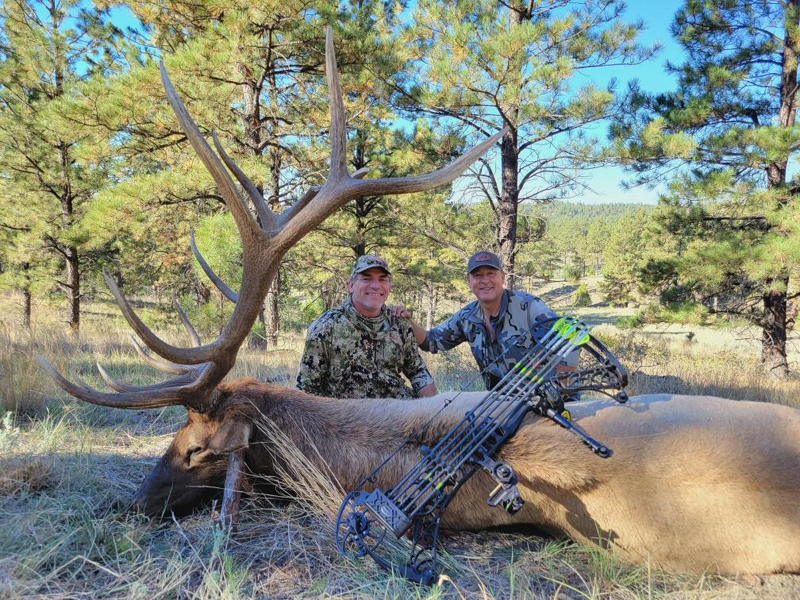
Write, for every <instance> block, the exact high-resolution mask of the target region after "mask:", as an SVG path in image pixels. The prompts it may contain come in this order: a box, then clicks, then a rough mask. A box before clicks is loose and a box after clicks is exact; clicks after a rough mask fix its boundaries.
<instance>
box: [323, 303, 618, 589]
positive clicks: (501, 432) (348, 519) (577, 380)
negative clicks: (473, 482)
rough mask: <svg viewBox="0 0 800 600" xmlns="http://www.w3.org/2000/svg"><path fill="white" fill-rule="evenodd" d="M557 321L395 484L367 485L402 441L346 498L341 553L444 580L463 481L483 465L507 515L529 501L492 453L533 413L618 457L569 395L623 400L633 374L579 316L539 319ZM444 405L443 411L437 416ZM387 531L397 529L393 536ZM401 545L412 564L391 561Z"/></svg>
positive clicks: (339, 523)
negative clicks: (572, 364) (568, 367)
mask: <svg viewBox="0 0 800 600" xmlns="http://www.w3.org/2000/svg"><path fill="white" fill-rule="evenodd" d="M552 321H555V322H552ZM551 322H552V325H551V326H550V329H549V330H548V331H547V332H546V333H545V334H544V335H543V336H542V338H541V340H540V341H539V342H538V343H537V344H536V345H535V346H534V347H533V348H531V349H530V351H528V352H527V353H526V354H525V355H524V357H523V358H522V359H520V361H519V362H517V363H516V364H515V365H514V367H513V368H512V369H511V370H510V371H509V372H508V373H507V374H506V375H505V376H504V377H503V378H502V379H501V380H500V382H499V383H498V384H497V385H496V386H495V387H494V389H493V390H492V391H490V392H489V393H488V394H487V395H486V396H485V397H484V398H483V399H482V400H481V401H480V402H479V403H478V404H477V405H476V406H475V407H474V408H473V409H471V410H469V411H467V413H466V414H465V415H464V418H463V419H462V420H461V421H459V422H458V423H457V424H456V425H455V426H454V427H453V428H452V429H450V431H448V432H447V433H446V434H445V435H444V436H443V437H442V438H441V439H440V440H439V441H438V442H437V443H436V444H435V445H434V446H433V447H432V448H427V447H425V446H423V447H421V449H420V450H421V453H422V458H421V459H420V461H419V462H418V463H417V464H416V465H414V466H413V467H412V468H411V469H410V470H409V471H408V472H407V473H406V474H405V475H404V476H403V477H402V478H401V479H400V481H398V482H397V483H396V484H395V485H394V487H392V488H391V489H389V490H380V489H377V488H376V489H374V490H373V491H365V490H364V489H363V488H364V487H367V484H369V483H375V481H376V480H377V478H376V474H377V473H378V471H379V470H380V469H381V468H383V466H384V465H386V463H387V462H388V461H389V460H390V459H391V458H392V457H393V456H394V455H395V454H396V453H397V452H398V451H399V448H398V450H397V451H395V452H394V453H392V454H391V455H390V456H389V457H387V458H386V459H385V460H384V461H383V462H382V463H381V464H380V465H379V466H378V467H376V468H375V469H374V470H373V471H372V472H371V473H370V474H369V475H368V476H367V477H366V478H365V479H364V480H363V481H362V482H361V483H360V484H359V485H358V488H357V489H356V490H354V491H351V492H349V493H348V494H347V495H346V496H345V498H344V501H343V502H342V505H341V507H340V508H339V513H338V515H337V517H336V546H337V548H338V549H339V552H341V553H342V554H344V555H345V556H352V557H361V556H364V555H369V556H371V557H372V558H373V559H374V560H375V562H377V563H378V564H379V565H380V566H381V567H383V568H385V569H387V570H390V571H391V570H394V571H396V572H398V573H399V574H401V575H403V576H404V577H407V578H408V579H411V580H412V581H416V582H419V583H424V584H427V585H430V584H433V583H434V582H435V581H436V579H437V570H436V559H437V557H436V547H437V539H438V535H439V524H440V522H441V519H442V516H443V514H444V511H445V510H446V508H447V506H448V504H449V503H450V501H451V500H452V499H453V498H454V497H455V495H456V493H457V492H458V490H459V489H460V488H461V486H462V485H463V484H464V483H465V482H466V481H467V480H468V479H469V478H470V477H471V476H472V475H473V474H474V473H475V472H476V471H477V470H478V469H479V468H483V469H485V470H486V471H488V472H489V474H490V475H491V477H492V478H493V479H494V480H495V481H496V482H497V486H496V487H495V488H494V490H492V491H491V492H490V493H489V498H488V500H487V502H488V504H489V505H490V506H499V507H500V508H502V509H503V510H505V511H507V512H508V513H510V514H515V513H516V512H517V511H519V510H520V509H521V508H522V505H523V499H522V497H521V496H520V494H519V490H518V489H517V486H516V484H517V477H516V474H515V473H514V471H513V469H512V468H511V467H510V466H509V465H508V464H506V463H504V462H501V461H498V460H495V458H494V455H495V454H496V452H497V450H498V449H499V448H500V447H501V446H502V445H503V444H504V443H505V442H506V441H507V440H508V439H509V438H510V437H511V436H513V435H514V434H515V433H516V431H517V429H518V428H519V426H520V423H521V422H522V419H523V418H524V417H525V415H526V414H527V413H528V412H530V411H534V412H536V413H538V414H539V415H541V416H543V417H547V418H549V419H551V420H553V421H555V422H556V423H558V424H559V425H560V426H562V427H564V428H565V429H567V430H569V431H571V432H572V433H574V434H575V435H577V436H578V437H579V438H580V439H581V440H582V441H583V442H584V443H585V444H587V445H588V446H589V448H591V450H592V451H593V452H594V453H595V454H597V455H598V456H600V457H602V458H608V457H609V456H611V450H610V449H608V448H607V447H606V446H604V445H603V444H601V443H600V442H598V441H597V440H595V439H593V438H591V437H590V436H589V435H588V434H587V433H586V432H585V431H584V430H583V429H581V428H580V427H578V426H577V425H575V424H574V423H572V422H571V421H570V418H569V413H568V411H566V410H565V408H564V402H565V401H568V400H570V399H572V398H573V397H574V396H575V394H577V393H578V392H583V391H594V392H600V393H603V394H606V395H608V396H611V397H612V398H614V399H615V400H616V401H617V402H625V401H627V399H628V397H627V395H626V394H625V392H624V391H623V388H624V387H625V386H626V385H627V383H628V375H627V372H626V371H625V369H624V368H623V367H622V366H621V365H620V364H619V362H618V361H617V359H616V358H615V357H614V356H613V355H612V354H611V353H610V352H609V351H608V350H607V349H606V347H605V346H603V344H601V343H600V342H599V341H598V340H597V339H595V338H594V337H593V336H592V335H590V334H589V330H588V328H587V327H586V326H585V325H584V324H583V323H582V322H580V321H578V320H577V319H574V318H571V317H562V318H560V319H558V320H555V319H551V320H549V321H545V322H543V323H542V324H541V325H540V326H542V325H543V326H546V325H547V324H548V323H551ZM528 333H532V332H528ZM575 353H580V356H579V360H578V367H577V368H576V369H575V370H574V371H569V372H558V371H557V366H558V365H559V364H560V363H561V362H562V361H563V360H564V359H566V358H568V357H570V358H574V356H575ZM450 402H452V400H451V401H450ZM447 404H449V403H447ZM447 404H445V406H446V405H447ZM443 409H444V407H443V408H442V410H443ZM440 413H441V410H440V411H439V412H437V413H436V415H434V417H432V418H431V420H432V419H433V418H435V417H436V416H437V415H438V414H440ZM428 422H430V421H428ZM408 443H410V440H409V441H406V444H408ZM387 532H391V533H392V534H393V535H392V536H387ZM398 550H399V551H400V552H403V551H405V552H406V553H407V558H406V560H405V564H395V563H394V562H393V561H392V559H391V556H392V554H396V553H397V551H398Z"/></svg>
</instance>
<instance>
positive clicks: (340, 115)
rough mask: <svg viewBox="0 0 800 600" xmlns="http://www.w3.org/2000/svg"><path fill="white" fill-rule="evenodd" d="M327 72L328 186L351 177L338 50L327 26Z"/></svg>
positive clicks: (330, 29)
mask: <svg viewBox="0 0 800 600" xmlns="http://www.w3.org/2000/svg"><path fill="white" fill-rule="evenodd" d="M325 74H326V75H327V79H328V103H329V104H330V110H331V127H330V136H331V167H330V170H329V171H328V179H327V181H326V182H325V185H326V186H327V185H328V184H329V183H331V182H338V181H340V180H342V179H349V176H348V174H347V121H346V120H345V115H344V100H343V98H342V85H341V83H340V82H339V69H338V68H337V67H336V50H335V48H334V47H333V29H332V28H331V27H330V26H328V27H326V28H325Z"/></svg>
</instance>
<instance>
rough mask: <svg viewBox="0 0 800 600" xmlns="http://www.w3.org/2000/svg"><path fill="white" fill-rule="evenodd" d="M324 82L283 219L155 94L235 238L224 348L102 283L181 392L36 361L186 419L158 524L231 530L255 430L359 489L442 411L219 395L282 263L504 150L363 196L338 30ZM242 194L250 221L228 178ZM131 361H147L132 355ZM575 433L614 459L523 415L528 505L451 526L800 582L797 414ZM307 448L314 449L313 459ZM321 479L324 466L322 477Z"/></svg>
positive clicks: (410, 459) (735, 413)
mask: <svg viewBox="0 0 800 600" xmlns="http://www.w3.org/2000/svg"><path fill="white" fill-rule="evenodd" d="M325 49H326V71H327V78H328V88H329V97H330V104H331V128H330V137H331V163H330V171H329V174H328V177H327V179H326V181H325V184H324V185H323V186H322V187H321V188H319V189H318V190H317V189H315V190H311V191H309V192H307V193H306V194H305V195H304V196H303V197H302V198H300V199H299V200H298V201H297V202H296V203H295V204H294V205H293V206H291V207H290V208H289V209H287V210H286V211H284V212H283V213H282V214H281V215H275V214H274V213H273V212H272V211H270V209H269V208H268V207H267V204H266V202H265V201H264V198H263V197H262V196H261V194H260V192H259V191H258V190H257V188H256V186H255V185H254V184H253V183H252V182H251V181H250V180H249V179H248V178H247V177H246V176H245V175H244V173H242V171H241V170H240V169H239V168H238V167H237V166H236V164H235V163H234V162H233V161H232V160H231V159H230V158H229V157H228V155H227V154H226V153H225V152H224V150H223V149H222V148H221V146H220V144H219V141H218V140H217V138H216V137H215V136H214V144H215V146H216V149H217V152H218V154H219V156H220V157H221V159H222V162H220V159H219V158H217V155H216V154H215V153H214V152H213V151H212V150H211V148H210V147H209V146H208V144H207V143H206V141H205V139H204V138H203V137H202V135H201V134H200V131H199V130H198V128H197V126H196V125H195V124H194V122H193V121H192V119H191V118H190V117H189V115H188V113H187V111H186V109H185V107H184V106H183V104H182V102H181V101H180V99H179V98H178V96H177V94H176V92H175V90H174V88H173V87H172V84H171V83H170V81H169V78H168V77H167V75H166V72H165V71H164V70H163V68H162V72H161V73H162V80H163V83H164V88H165V90H166V94H167V98H168V100H169V102H170V104H171V105H172V108H173V109H174V111H175V113H176V115H177V118H178V121H179V122H180V124H181V127H182V128H183V131H184V132H185V134H186V137H187V139H188V140H189V142H190V143H191V145H192V147H193V148H194V150H195V152H197V154H198V156H199V157H200V159H201V161H202V162H203V164H204V165H205V167H206V168H207V169H208V170H209V172H210V173H211V175H212V177H213V178H214V181H215V183H216V185H217V186H218V188H219V190H220V192H221V195H222V196H223V198H224V200H225V203H226V205H227V206H228V208H229V210H230V211H231V213H232V214H233V217H234V220H235V222H236V225H237V227H238V229H239V232H240V235H241V237H242V248H243V253H244V259H243V262H244V273H243V277H242V288H241V290H240V291H239V294H238V295H234V297H235V298H236V306H235V308H234V311H233V314H232V316H231V318H230V320H229V321H228V322H227V324H226V325H225V327H224V329H223V331H222V333H221V334H220V336H219V338H218V339H217V340H215V341H214V342H212V343H210V344H206V345H199V344H197V345H196V346H195V347H192V348H178V347H175V346H172V345H170V344H167V343H166V342H164V341H163V340H161V339H160V338H159V337H157V336H156V335H155V334H154V333H153V332H152V331H151V330H150V329H149V328H147V326H145V325H144V323H142V321H141V320H140V319H139V318H138V317H137V316H136V314H135V313H134V311H133V310H132V309H131V307H130V305H129V303H128V302H127V300H126V299H125V297H124V296H123V295H122V293H121V292H120V290H119V289H118V288H117V286H116V284H115V283H114V281H113V279H111V278H110V277H108V276H106V281H107V283H108V285H109V287H110V289H111V291H112V293H113V295H114V297H115V299H116V301H117V303H118V304H119V306H120V308H121V310H122V312H123V314H124V315H125V317H126V319H127V320H128V322H129V324H130V325H131V327H132V328H133V329H134V330H135V331H136V333H137V334H138V335H139V337H140V338H141V339H142V340H143V341H144V343H145V345H146V346H147V347H148V348H149V349H150V350H152V351H153V352H154V353H155V354H157V355H159V356H160V357H161V359H158V358H155V357H153V356H151V355H149V354H148V353H146V352H144V351H143V350H142V349H140V348H139V350H140V354H141V355H142V357H143V358H144V359H145V360H146V361H147V362H148V364H150V365H152V366H154V367H156V368H158V369H160V370H162V371H165V372H167V373H170V374H173V375H175V377H174V378H173V379H171V380H169V381H166V382H164V383H161V384H156V385H151V386H139V387H137V386H129V385H126V384H122V383H119V382H116V381H114V380H113V379H111V378H110V377H109V376H108V374H107V373H105V371H103V370H102V368H101V370H100V372H101V375H102V376H103V379H104V380H105V381H106V383H107V384H108V385H109V387H111V388H112V389H114V390H115V391H116V393H104V392H99V391H97V390H94V389H92V388H90V387H89V386H88V385H86V384H85V383H83V382H82V381H80V380H78V383H73V382H71V381H69V380H67V379H65V378H64V377H62V376H61V375H60V374H59V373H57V372H56V371H55V370H54V369H53V368H52V367H51V366H50V365H49V364H48V363H47V361H45V360H44V359H43V358H41V357H40V360H41V362H42V364H43V365H44V367H45V368H46V369H47V371H48V372H49V374H50V375H51V376H52V377H53V379H54V380H55V381H56V383H57V384H58V385H59V386H60V387H62V388H63V389H64V390H66V391H67V392H68V393H70V394H72V395H73V396H76V397H78V398H80V399H82V400H85V401H86V402H90V403H93V404H99V405H103V406H112V407H118V408H133V409H141V408H156V407H163V406H169V405H176V404H178V405H183V406H185V407H186V409H187V412H188V421H187V423H186V425H184V426H183V427H182V428H181V429H180V430H179V431H178V432H177V434H176V435H175V438H174V439H173V441H172V443H171V445H170V447H169V449H168V450H167V452H166V453H165V454H164V456H163V457H162V458H161V459H160V460H159V461H158V463H157V464H156V466H155V467H154V468H153V470H152V471H151V472H150V474H149V475H148V476H147V478H146V479H145V481H144V483H143V484H142V486H141V488H140V489H139V491H138V492H137V495H136V498H135V499H134V504H135V505H136V506H138V507H140V508H141V509H142V510H144V511H145V512H146V513H148V514H152V515H155V514H160V513H164V512H165V511H170V510H177V509H180V508H185V507H193V506H196V505H198V504H200V503H202V502H203V501H204V500H206V499H207V497H208V495H209V494H213V491H214V490H215V489H220V488H221V487H223V486H224V488H225V497H224V498H223V511H222V512H223V520H226V519H227V520H228V522H230V520H233V519H235V512H236V510H237V509H236V506H237V498H238V493H237V490H238V485H239V479H240V477H241V473H242V472H243V471H244V470H245V467H246V469H247V470H250V471H252V472H254V473H264V474H270V473H272V472H274V470H275V468H276V464H278V463H279V461H281V458H280V457H279V456H278V455H277V453H276V452H275V450H274V446H273V445H272V443H271V441H270V440H269V439H268V438H267V436H266V435H265V434H264V433H263V431H262V429H261V428H259V427H258V426H256V423H257V422H258V419H266V420H269V421H271V422H272V423H273V424H274V425H275V426H276V427H277V428H278V429H279V430H280V431H282V432H283V433H284V434H285V435H286V436H288V437H289V439H291V440H292V442H293V443H294V444H295V445H296V446H297V447H298V448H299V449H300V450H301V451H302V452H303V453H304V454H306V455H307V457H308V459H309V460H311V461H312V462H315V463H317V464H318V466H319V467H320V468H321V469H323V470H325V471H328V472H330V473H331V474H332V475H333V476H335V477H336V478H337V480H338V483H339V484H340V485H341V486H342V488H343V489H352V488H353V486H354V485H355V484H356V483H358V482H359V481H360V480H361V479H362V478H363V477H364V475H365V474H366V473H367V472H368V471H369V470H371V469H372V467H374V466H375V465H376V464H377V463H379V462H380V460H381V459H382V458H383V456H384V455H385V453H386V451H387V449H389V448H393V447H396V446H398V445H399V444H400V443H401V442H402V441H404V440H405V439H406V437H407V436H408V435H409V433H411V432H412V431H415V428H416V426H417V425H419V424H421V423H423V422H424V421H425V420H427V418H428V417H429V416H430V415H431V414H432V413H433V412H434V411H435V409H436V408H438V407H439V406H440V405H441V402H442V401H443V399H444V398H445V397H446V396H447V395H446V394H440V395H439V396H437V397H434V398H430V399H421V400H418V401H415V402H401V401H396V400H375V401H370V402H365V401H364V400H331V399H327V398H317V397H314V396H309V395H307V394H304V393H302V392H299V391H298V390H294V389H288V388H281V387H277V386H274V385H271V384H267V383H262V382H258V381H254V380H238V381H232V382H224V383H223V382H222V380H223V378H224V377H225V376H226V374H227V373H228V372H229V371H230V369H231V367H232V366H233V364H234V362H235V359H236V354H237V352H238V349H239V347H240V346H241V344H242V343H243V341H244V339H245V338H246V336H247V334H248V332H249V331H250V328H251V326H252V324H253V323H254V321H255V319H256V317H257V314H258V310H259V307H260V305H261V302H262V301H263V298H264V296H265V295H266V292H267V290H268V289H269V287H270V284H271V282H272V280H273V278H274V276H275V273H276V270H277V267H278V263H279V261H280V258H281V257H282V256H283V255H284V254H285V253H286V251H287V250H288V249H289V248H290V247H291V246H292V245H293V244H295V243H296V242H297V241H298V240H299V239H300V238H301V237H303V236H304V235H305V234H306V233H308V232H309V231H310V230H311V229H313V228H314V227H316V226H317V225H319V224H320V223H321V222H322V221H323V220H324V219H325V218H326V217H327V216H329V215H330V214H331V213H333V212H334V211H335V210H336V209H337V208H338V207H340V206H342V205H343V204H345V203H346V202H347V201H349V200H351V199H353V198H356V197H360V196H375V195H383V194H399V193H411V192H418V191H423V190H428V189H432V188H434V187H436V186H439V185H443V184H446V183H449V182H450V181H452V180H453V179H455V177H457V176H458V175H459V174H460V173H461V172H463V170H464V169H465V168H466V167H467V166H468V165H469V164H471V163H472V162H473V161H474V160H475V159H477V158H478V157H479V156H480V155H481V154H483V153H484V152H485V151H486V150H488V149H489V148H490V147H491V146H492V145H493V144H494V143H495V142H496V141H497V140H498V139H499V138H500V137H501V136H502V135H503V134H504V133H505V131H501V132H499V133H498V134H496V135H494V136H492V137H491V138H489V139H487V140H486V141H484V142H483V143H481V144H479V145H478V146H476V147H474V148H473V149H471V150H470V151H469V152H467V153H466V154H465V155H463V156H462V157H460V158H459V159H457V160H456V161H455V162H453V163H452V164H451V165H450V166H448V167H446V168H444V169H442V170H440V171H437V172H435V173H431V174H429V175H426V176H421V177H409V178H403V179H394V178H387V179H376V180H363V181H362V180H359V179H357V177H358V176H359V175H362V174H361V173H356V174H354V176H350V175H349V174H348V173H347V168H346V147H345V118H344V107H343V103H342V97H341V90H340V86H339V79H338V73H337V70H336V62H335V57H334V51H333V41H332V34H331V31H330V29H328V30H327V32H326V45H325ZM222 163H224V164H225V165H226V166H227V167H228V169H229V170H230V172H232V173H233V175H234V176H235V177H236V179H237V180H238V181H239V184H240V185H241V188H242V189H243V190H244V191H245V192H246V194H247V196H248V198H249V201H250V202H251V203H252V205H253V208H254V209H255V212H256V214H257V216H258V219H256V218H254V217H253V215H252V213H251V211H250V208H249V206H248V204H247V201H246V200H245V199H244V198H242V197H241V196H240V194H239V192H238V191H237V188H236V186H235V184H234V182H233V180H232V179H231V178H230V176H229V174H228V172H227V171H226V170H225V168H224V167H223V164H222ZM137 348H138V347H137ZM480 397H481V396H480V394H474V393H473V394H462V395H460V396H459V398H458V399H456V400H455V401H454V402H453V403H452V404H451V405H450V406H449V407H448V409H447V410H446V411H445V412H444V413H442V415H441V417H440V418H439V419H438V420H436V421H435V422H434V424H433V426H429V427H428V428H426V429H425V430H424V431H423V432H422V433H419V434H418V435H417V437H416V439H415V440H414V444H410V445H408V446H407V447H406V448H405V449H404V450H403V451H402V452H401V453H400V454H398V455H397V457H396V459H395V460H394V462H393V463H390V465H391V466H392V468H390V469H383V470H382V471H381V477H382V478H384V479H379V480H378V481H376V482H375V484H376V485H377V486H378V487H380V488H382V489H386V488H387V487H390V486H391V485H392V484H393V483H394V481H392V479H395V480H396V479H397V478H398V477H399V476H400V475H401V474H403V473H405V472H406V471H407V470H408V469H409V468H410V467H411V466H412V465H413V464H415V463H416V462H417V461H418V460H419V458H420V452H419V447H420V446H421V445H428V446H430V445H432V442H435V440H436V439H437V436H440V435H441V434H442V433H444V432H445V431H447V430H448V429H449V428H450V427H452V425H453V424H454V423H455V421H457V420H458V419H460V418H461V417H462V416H463V414H464V412H465V411H466V409H467V408H469V407H471V406H473V405H474V404H475V403H476V402H477V401H478V399H479V398H480ZM571 410H572V412H573V415H574V417H575V418H576V421H577V422H578V423H579V424H580V425H581V426H583V427H584V428H585V429H586V430H587V431H590V432H591V433H592V434H593V435H595V436H597V437H598V438H599V439H602V440H603V441H604V442H606V443H608V445H609V446H610V447H611V448H613V449H614V451H615V456H614V457H613V458H612V459H610V460H602V459H600V458H597V457H595V456H594V455H591V454H589V453H587V452H586V451H585V450H584V448H583V447H582V446H581V445H580V444H578V443H576V441H575V440H574V439H573V437H572V436H571V435H570V434H569V433H568V432H566V431H564V430H563V429H561V428H560V427H557V426H556V425H555V424H553V423H551V422H549V421H545V420H544V419H541V418H539V417H536V416H533V415H530V416H528V417H527V418H526V420H525V421H524V423H523V425H522V427H521V428H520V430H519V431H518V433H517V434H516V435H515V436H514V437H513V438H512V439H511V440H510V441H509V442H508V443H507V444H506V445H505V446H504V447H503V448H502V450H501V452H500V453H499V455H498V458H499V459H500V460H504V461H506V462H508V463H509V464H510V465H511V466H512V467H513V469H514V470H515V472H516V473H517V475H518V477H519V479H520V485H519V487H520V492H521V493H522V495H523V498H524V499H525V500H526V503H525V506H524V508H523V509H522V511H521V512H520V513H518V514H517V515H515V516H513V517H512V516H509V515H508V514H506V513H504V512H503V511H499V510H496V509H492V508H490V507H488V506H487V505H486V503H485V498H486V492H487V490H489V489H490V488H491V487H492V483H491V482H490V481H489V480H488V479H487V477H488V476H486V475H484V474H483V473H478V474H477V475H475V476H474V477H472V478H471V479H470V480H469V481H468V482H467V484H466V485H465V486H464V489H463V490H462V491H461V492H460V493H459V494H458V495H457V496H456V498H455V499H454V501H453V503H452V504H451V505H450V507H449V509H448V511H447V512H446V514H445V519H444V525H445V526H447V527H451V528H458V529H479V528H484V527H491V526H497V525H504V524H512V523H513V524H518V525H519V524H530V525H532V526H536V527H537V528H539V529H545V530H548V531H551V532H553V533H555V534H566V535H568V536H570V537H572V538H573V539H576V540H579V541H582V542H586V543H598V544H602V545H605V546H607V547H609V548H611V549H612V550H614V551H615V552H617V553H618V554H620V555H621V556H622V557H624V558H627V559H629V560H641V559H645V558H648V557H649V558H651V559H652V560H653V561H654V562H656V563H657V564H659V565H661V566H663V567H666V568H671V569H676V570H681V571H702V570H706V569H713V570H717V571H719V572H722V573H771V572H779V571H789V572H800V501H798V498H800V411H797V410H794V409H791V408H787V407H782V406H776V405H769V404H756V403H751V402H734V401H730V400H723V399H719V398H694V397H688V396H669V395H652V396H640V397H635V398H631V400H630V402H629V404H627V405H625V406H608V405H605V404H601V403H599V402H595V401H584V402H580V403H577V404H575V405H573V406H572V407H571ZM312 440H313V443H312ZM323 463H324V464H323Z"/></svg>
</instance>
